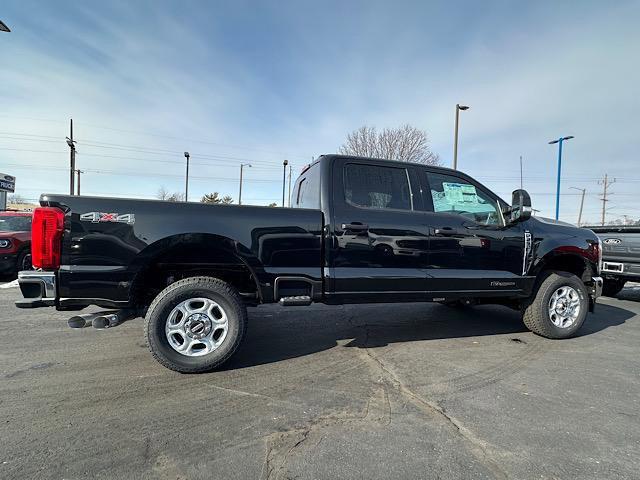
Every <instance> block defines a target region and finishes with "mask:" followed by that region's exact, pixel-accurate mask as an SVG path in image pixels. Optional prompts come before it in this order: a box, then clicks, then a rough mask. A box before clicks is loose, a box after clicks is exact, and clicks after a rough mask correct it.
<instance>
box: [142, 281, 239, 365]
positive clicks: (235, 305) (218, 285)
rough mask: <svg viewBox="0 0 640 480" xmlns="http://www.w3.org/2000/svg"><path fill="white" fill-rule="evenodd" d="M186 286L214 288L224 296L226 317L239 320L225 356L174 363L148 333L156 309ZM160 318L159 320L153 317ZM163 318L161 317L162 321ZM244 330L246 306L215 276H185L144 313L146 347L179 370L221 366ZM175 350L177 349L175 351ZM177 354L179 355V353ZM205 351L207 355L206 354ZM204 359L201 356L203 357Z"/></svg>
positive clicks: (162, 361) (232, 352)
mask: <svg viewBox="0 0 640 480" xmlns="http://www.w3.org/2000/svg"><path fill="white" fill-rule="evenodd" d="M188 289H200V290H202V289H206V290H209V291H213V292H215V293H217V294H218V295H220V296H224V297H225V299H226V300H227V301H228V302H229V303H230V305H231V309H232V312H228V316H231V317H235V319H236V320H237V322H238V326H237V327H238V335H236V338H234V339H233V342H232V344H231V345H230V346H229V347H227V351H226V353H225V354H224V355H222V356H219V357H218V358H215V359H214V360H213V361H208V362H207V361H202V362H201V363H200V364H198V365H185V364H184V363H180V362H175V361H173V360H171V359H170V358H167V356H166V355H163V354H162V353H161V352H162V350H161V346H160V345H158V339H157V338H156V337H155V335H153V334H151V333H152V332H151V329H152V328H154V325H153V323H154V316H155V315H157V314H158V312H157V309H158V308H159V306H160V305H161V304H163V303H164V302H166V301H171V299H173V298H174V297H175V296H176V295H177V294H180V293H183V291H185V290H188ZM155 321H159V320H155ZM162 321H164V320H162ZM246 331H247V309H246V307H245V305H244V303H243V301H242V298H241V297H240V295H239V294H238V292H237V291H236V289H235V288H233V287H232V286H231V285H229V284H228V283H226V282H224V281H222V280H220V279H218V278H214V277H206V276H198V277H188V278H184V279H182V280H178V281H177V282H174V283H172V284H171V285H169V286H168V287H166V288H165V289H164V290H162V291H161V292H160V293H159V294H158V295H157V296H156V298H155V299H154V300H153V302H152V303H151V305H150V306H149V308H148V310H147V313H146V315H145V322H144V336H145V338H146V340H147V347H148V348H149V351H150V352H151V354H152V355H153V357H154V358H155V359H156V360H157V361H158V362H159V363H160V364H161V365H163V366H164V367H166V368H168V369H170V370H174V371H176V372H180V373H203V372H209V371H211V370H213V369H215V368H217V367H219V366H220V365H222V364H224V363H225V362H226V361H227V360H229V358H231V356H232V355H233V354H234V353H235V352H236V350H237V349H238V347H239V346H240V344H241V343H242V340H243V338H244V335H245V333H246ZM176 353H177V352H176ZM178 355H179V354H178ZM209 355H210V354H208V355H207V356H209ZM202 358H203V359H204V358H205V357H204V356H203V357H202Z"/></svg>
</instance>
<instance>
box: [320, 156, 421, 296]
mask: <svg viewBox="0 0 640 480" xmlns="http://www.w3.org/2000/svg"><path fill="white" fill-rule="evenodd" d="M333 161H334V163H333V168H332V215H331V225H330V228H331V238H330V242H329V243H328V246H327V248H328V252H327V253H328V255H327V258H328V260H329V267H330V270H329V276H330V285H329V291H330V292H332V293H333V294H334V295H337V296H338V297H339V298H342V299H344V300H347V299H348V300H349V301H399V300H400V299H403V300H407V299H413V300H423V299H424V298H425V290H426V273H425V268H426V267H427V259H428V237H427V235H426V230H425V228H424V222H425V213H424V212H423V211H422V210H423V203H422V196H421V194H420V186H419V182H418V180H417V175H418V170H417V168H418V167H416V166H413V165H411V164H400V163H396V162H384V161H375V160H366V161H359V160H357V159H349V158H336V159H334V160H333Z"/></svg>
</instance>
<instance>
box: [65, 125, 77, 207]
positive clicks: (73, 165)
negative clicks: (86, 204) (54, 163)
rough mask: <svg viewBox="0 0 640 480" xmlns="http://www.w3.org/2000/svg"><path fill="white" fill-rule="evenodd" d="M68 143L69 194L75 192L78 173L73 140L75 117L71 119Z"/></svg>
mask: <svg viewBox="0 0 640 480" xmlns="http://www.w3.org/2000/svg"><path fill="white" fill-rule="evenodd" d="M67 145H69V149H70V158H69V195H73V194H74V190H75V188H74V182H73V177H74V176H75V173H76V142H75V141H74V140H73V118H72V119H71V120H70V129H69V136H68V137H67Z"/></svg>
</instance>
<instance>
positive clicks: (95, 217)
mask: <svg viewBox="0 0 640 480" xmlns="http://www.w3.org/2000/svg"><path fill="white" fill-rule="evenodd" d="M80 220H81V221H83V222H91V223H103V222H105V223H108V222H116V223H128V224H130V225H133V224H134V223H135V222H136V218H135V215H134V214H133V213H104V212H88V213H83V214H82V215H80Z"/></svg>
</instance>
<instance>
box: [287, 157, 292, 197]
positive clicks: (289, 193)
mask: <svg viewBox="0 0 640 480" xmlns="http://www.w3.org/2000/svg"><path fill="white" fill-rule="evenodd" d="M287 197H288V198H289V207H291V165H289V192H288V195H287Z"/></svg>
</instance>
